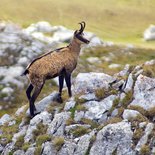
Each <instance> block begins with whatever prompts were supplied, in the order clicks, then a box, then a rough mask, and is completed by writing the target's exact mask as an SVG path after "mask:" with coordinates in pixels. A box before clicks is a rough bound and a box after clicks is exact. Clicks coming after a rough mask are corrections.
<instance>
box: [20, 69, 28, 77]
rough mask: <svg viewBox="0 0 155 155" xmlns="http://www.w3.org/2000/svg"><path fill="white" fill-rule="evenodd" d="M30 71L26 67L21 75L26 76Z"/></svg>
mask: <svg viewBox="0 0 155 155" xmlns="http://www.w3.org/2000/svg"><path fill="white" fill-rule="evenodd" d="M28 73H29V70H28V69H26V70H25V71H24V72H23V73H22V74H21V76H25V75H26V74H28Z"/></svg>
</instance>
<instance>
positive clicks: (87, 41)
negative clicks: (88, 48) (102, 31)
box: [76, 34, 89, 44]
mask: <svg viewBox="0 0 155 155" xmlns="http://www.w3.org/2000/svg"><path fill="white" fill-rule="evenodd" d="M76 37H77V38H78V39H79V40H80V41H82V42H84V43H86V44H87V43H89V40H87V39H85V38H83V37H82V36H81V35H79V34H77V35H76Z"/></svg>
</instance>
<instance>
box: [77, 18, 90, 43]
mask: <svg viewBox="0 0 155 155" xmlns="http://www.w3.org/2000/svg"><path fill="white" fill-rule="evenodd" d="M79 24H80V26H81V27H80V29H79V30H76V31H75V32H74V37H75V38H76V39H78V40H79V41H80V42H81V43H85V44H89V42H90V41H89V40H87V39H86V38H84V33H83V31H84V29H85V26H86V23H85V22H84V21H83V22H81V23H79Z"/></svg>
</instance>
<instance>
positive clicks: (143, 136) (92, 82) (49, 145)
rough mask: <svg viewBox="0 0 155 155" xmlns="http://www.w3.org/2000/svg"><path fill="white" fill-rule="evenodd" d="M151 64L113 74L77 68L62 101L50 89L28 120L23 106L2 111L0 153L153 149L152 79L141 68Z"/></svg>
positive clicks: (138, 151) (81, 153)
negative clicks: (10, 111)
mask: <svg viewBox="0 0 155 155" xmlns="http://www.w3.org/2000/svg"><path fill="white" fill-rule="evenodd" d="M153 64H154V61H150V62H146V63H145V64H143V65H142V66H136V67H130V66H129V65H127V66H126V67H125V68H124V70H122V71H121V72H119V73H117V74H115V75H114V76H110V75H107V74H104V73H94V72H91V73H79V74H78V76H77V77H76V79H75V82H74V84H73V87H72V90H73V92H74V95H73V97H72V98H70V99H66V100H65V101H64V102H63V104H59V103H56V101H55V99H56V97H57V92H53V93H52V94H50V95H49V96H47V97H45V98H44V99H43V100H41V101H40V102H38V103H37V104H36V107H37V110H38V111H40V112H41V113H40V114H38V115H36V116H35V117H34V118H32V119H30V118H29V117H28V116H29V111H28V110H27V106H23V107H21V108H19V109H18V110H17V111H16V113H15V115H12V116H10V115H7V114H5V115H3V116H2V117H1V119H0V125H1V132H0V135H1V139H0V143H1V144H0V151H1V153H2V154H9V152H11V153H12V154H14V155H22V154H23V155H24V154H25V155H28V154H31V155H32V154H43V155H49V154H52V155H54V154H59V155H65V154H66V155H73V154H74V155H85V154H90V155H94V154H96V155H103V154H105V155H111V154H120V155H126V154H129V155H134V154H140V155H141V154H145V155H146V154H154V153H155V145H154V144H155V128H154V120H155V116H154V114H155V99H154V98H155V96H154V94H155V93H154V91H155V89H154V88H155V79H153V78H150V77H147V76H145V75H143V69H142V67H143V66H148V67H150V66H151V65H153ZM65 91H66V90H65ZM10 130H11V131H10ZM7 134H10V135H7Z"/></svg>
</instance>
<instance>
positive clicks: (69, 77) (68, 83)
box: [65, 73, 72, 97]
mask: <svg viewBox="0 0 155 155" xmlns="http://www.w3.org/2000/svg"><path fill="white" fill-rule="evenodd" d="M65 81H66V85H67V88H68V95H69V97H71V96H72V91H71V74H70V73H66V74H65Z"/></svg>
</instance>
